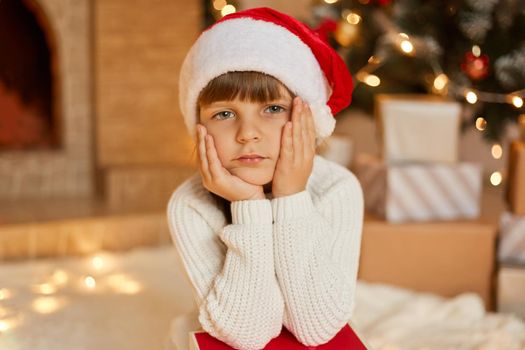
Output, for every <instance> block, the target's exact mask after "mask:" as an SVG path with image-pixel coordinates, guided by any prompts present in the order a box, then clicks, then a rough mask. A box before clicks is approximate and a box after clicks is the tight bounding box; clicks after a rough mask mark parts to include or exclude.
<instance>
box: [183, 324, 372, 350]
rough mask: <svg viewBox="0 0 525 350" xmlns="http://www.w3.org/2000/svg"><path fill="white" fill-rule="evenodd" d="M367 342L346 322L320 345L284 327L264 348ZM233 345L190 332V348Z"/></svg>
mask: <svg viewBox="0 0 525 350" xmlns="http://www.w3.org/2000/svg"><path fill="white" fill-rule="evenodd" d="M364 344H365V343H364V342H363V341H362V340H361V339H360V338H359V337H358V336H357V334H356V333H355V331H354V330H353V328H352V327H350V324H346V325H345V326H344V327H343V328H342V329H341V330H340V331H339V333H337V334H336V335H335V336H334V337H333V338H332V340H330V341H329V342H328V343H325V344H322V345H318V346H306V345H303V344H301V343H300V342H299V341H298V340H297V339H295V337H294V336H293V334H292V333H290V332H289V331H288V330H287V329H286V328H285V327H283V329H282V331H281V334H279V335H278V336H277V337H276V338H273V339H272V340H271V341H270V342H269V343H268V344H267V345H266V346H265V347H264V348H263V349H264V350H282V349H286V350H294V349H297V350H300V349H312V348H315V349H319V350H323V349H324V350H331V349H333V350H341V349H352V350H366V349H367V347H366V346H365V345H364ZM228 349H233V348H232V347H231V346H229V345H227V344H225V343H223V342H221V341H220V340H218V339H216V338H214V337H212V336H211V335H209V334H208V333H206V332H204V331H197V332H191V333H190V350H228Z"/></svg>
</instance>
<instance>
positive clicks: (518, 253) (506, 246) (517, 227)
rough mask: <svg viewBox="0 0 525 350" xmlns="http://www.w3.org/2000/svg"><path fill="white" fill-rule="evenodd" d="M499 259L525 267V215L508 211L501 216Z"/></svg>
mask: <svg viewBox="0 0 525 350" xmlns="http://www.w3.org/2000/svg"><path fill="white" fill-rule="evenodd" d="M498 259H499V261H501V262H505V263H511V264H524V265H525V215H516V214H513V213H511V212H508V211H507V212H504V213H503V214H502V215H501V218H500V235H499V246H498Z"/></svg>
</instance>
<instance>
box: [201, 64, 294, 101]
mask: <svg viewBox="0 0 525 350" xmlns="http://www.w3.org/2000/svg"><path fill="white" fill-rule="evenodd" d="M286 92H287V93H288V94H289V95H290V96H292V98H293V97H295V96H294V94H293V93H292V92H291V91H290V90H289V89H288V88H287V87H286V86H285V85H284V84H282V83H281V82H280V81H279V80H277V79H276V78H274V77H272V76H271V75H268V74H264V73H260V72H252V71H243V72H228V73H225V74H222V75H219V76H218V77H216V78H215V79H213V80H211V81H210V82H209V83H208V85H206V87H205V88H204V89H203V90H202V91H201V93H200V94H199V98H198V100H197V101H198V106H202V105H207V104H211V103H213V102H216V101H231V100H234V99H236V98H238V99H240V100H241V101H248V102H267V101H273V100H277V99H279V98H282V97H284V96H285V94H286Z"/></svg>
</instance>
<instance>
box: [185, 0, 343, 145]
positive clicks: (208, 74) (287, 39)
mask: <svg viewBox="0 0 525 350" xmlns="http://www.w3.org/2000/svg"><path fill="white" fill-rule="evenodd" d="M233 71H256V72H261V73H265V74H268V75H271V76H273V77H275V78H277V79H278V80H279V81H281V82H282V83H283V84H284V85H286V87H287V88H288V89H289V90H290V91H292V92H293V93H294V94H296V95H298V96H300V97H301V98H302V99H304V100H305V101H306V102H307V103H308V104H309V105H310V109H311V110H312V114H313V117H314V123H315V128H316V133H317V137H318V138H321V139H323V138H326V137H328V136H330V135H331V134H332V132H333V130H334V128H335V118H334V115H335V114H336V113H338V112H339V111H341V110H342V109H343V108H345V107H347V106H348V105H349V104H350V102H351V98H352V89H353V82H352V77H351V75H350V72H349V71H348V68H347V67H346V65H345V63H344V61H343V60H342V59H341V57H340V56H339V55H338V54H337V52H336V51H335V50H334V49H333V48H332V47H330V46H329V45H328V44H326V43H325V42H324V41H322V40H321V39H320V38H319V37H318V35H317V34H316V33H315V32H313V31H312V30H311V29H310V28H308V27H307V26H306V25H304V24H303V23H301V22H300V21H298V20H296V19H294V18H293V17H290V16H288V15H286V14H283V13H281V12H278V11H276V10H273V9H270V8H267V7H260V8H253V9H249V10H245V11H240V12H236V13H233V14H230V15H227V16H225V17H224V18H222V19H221V20H220V21H218V22H216V23H215V24H213V25H212V26H210V27H209V28H208V29H206V30H205V31H204V32H202V33H201V35H200V36H199V38H198V39H197V41H196V42H195V44H194V45H193V46H192V47H191V49H190V51H189V52H188V54H187V56H186V58H185V60H184V62H183V64H182V68H181V72H180V77H179V102H180V103H179V104H180V108H181V112H182V115H183V116H184V122H185V124H186V127H187V129H188V132H189V133H190V135H192V136H195V129H196V123H197V99H198V97H199V94H200V92H201V91H202V90H203V89H204V88H205V87H206V85H207V84H208V83H209V82H210V81H211V80H213V79H214V78H216V77H218V76H220V75H222V74H224V73H227V72H233Z"/></svg>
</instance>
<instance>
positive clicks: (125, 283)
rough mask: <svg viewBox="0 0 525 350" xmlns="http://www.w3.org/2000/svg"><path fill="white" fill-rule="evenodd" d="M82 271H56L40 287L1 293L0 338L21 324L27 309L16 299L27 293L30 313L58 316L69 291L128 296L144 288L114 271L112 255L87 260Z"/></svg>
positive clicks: (13, 289) (6, 289) (6, 290)
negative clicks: (29, 298)
mask: <svg viewBox="0 0 525 350" xmlns="http://www.w3.org/2000/svg"><path fill="white" fill-rule="evenodd" d="M86 261H87V262H86V264H85V268H84V269H83V270H82V271H80V273H75V272H73V271H69V272H68V271H66V270H64V269H55V270H54V271H53V272H52V273H51V274H50V275H48V276H47V277H45V278H43V279H42V280H41V282H40V283H36V284H34V285H31V286H28V287H27V290H18V289H15V288H1V289H0V335H1V334H2V333H5V332H8V331H9V330H12V329H14V328H16V327H18V326H21V325H23V324H24V318H25V315H24V312H22V311H21V310H24V309H27V308H26V307H23V308H19V307H15V306H14V305H15V304H16V299H17V298H19V297H20V296H23V295H24V294H25V293H30V294H32V296H33V300H32V301H31V303H30V307H29V309H30V310H31V311H32V312H34V313H37V314H50V313H55V312H58V311H59V310H61V309H63V308H65V307H67V306H68V305H69V304H70V299H71V293H70V290H71V289H72V290H73V292H74V293H75V294H77V295H82V294H105V293H106V294H107V293H115V294H127V295H135V294H138V293H140V292H141V291H142V290H143V288H144V286H143V284H142V283H140V282H138V281H136V280H135V279H133V278H132V277H131V276H129V275H127V274H125V273H122V272H119V271H118V270H117V265H116V258H115V257H114V255H113V254H109V253H105V252H100V253H97V254H95V255H93V256H90V257H87V259H86Z"/></svg>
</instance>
